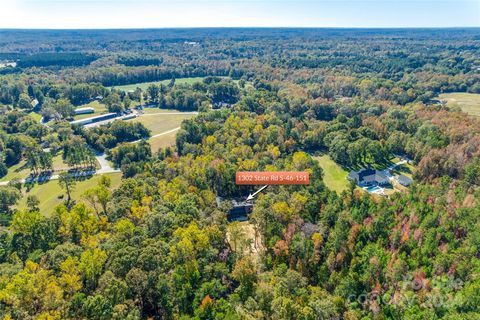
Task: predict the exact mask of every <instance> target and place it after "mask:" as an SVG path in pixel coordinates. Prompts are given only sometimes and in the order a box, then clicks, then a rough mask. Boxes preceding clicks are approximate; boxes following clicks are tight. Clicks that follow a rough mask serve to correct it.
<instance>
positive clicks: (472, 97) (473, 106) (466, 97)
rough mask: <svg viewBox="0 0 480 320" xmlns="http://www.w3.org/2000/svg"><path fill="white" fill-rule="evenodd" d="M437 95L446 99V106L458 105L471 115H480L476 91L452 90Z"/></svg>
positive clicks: (453, 106)
mask: <svg viewBox="0 0 480 320" xmlns="http://www.w3.org/2000/svg"><path fill="white" fill-rule="evenodd" d="M438 97H439V99H440V100H444V101H446V102H447V106H448V107H451V108H455V107H458V108H460V109H462V111H463V112H465V113H468V114H469V115H471V116H475V117H480V94H478V93H465V92H452V93H442V94H441V95H439V96H438Z"/></svg>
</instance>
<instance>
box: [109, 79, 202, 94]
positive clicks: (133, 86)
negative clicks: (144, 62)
mask: <svg viewBox="0 0 480 320" xmlns="http://www.w3.org/2000/svg"><path fill="white" fill-rule="evenodd" d="M203 79H204V77H194V78H178V79H175V84H192V83H195V82H201V81H202V80H203ZM169 83H170V80H162V81H153V82H142V83H134V84H127V85H124V86H114V87H110V88H115V89H118V90H122V91H129V90H135V89H136V88H140V89H142V90H143V91H145V90H147V88H148V86H150V85H151V84H156V85H159V84H165V85H166V84H169Z"/></svg>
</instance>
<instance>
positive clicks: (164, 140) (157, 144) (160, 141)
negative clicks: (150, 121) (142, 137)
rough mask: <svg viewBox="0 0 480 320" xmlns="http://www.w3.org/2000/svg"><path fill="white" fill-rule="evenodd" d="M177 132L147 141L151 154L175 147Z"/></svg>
mask: <svg viewBox="0 0 480 320" xmlns="http://www.w3.org/2000/svg"><path fill="white" fill-rule="evenodd" d="M177 132H178V130H175V131H173V132H169V133H166V134H162V135H161V136H158V137H153V138H151V139H150V140H148V143H150V148H151V149H152V152H157V151H158V149H160V148H163V149H164V148H166V147H171V146H173V145H175V140H176V138H177Z"/></svg>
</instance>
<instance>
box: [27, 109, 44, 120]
mask: <svg viewBox="0 0 480 320" xmlns="http://www.w3.org/2000/svg"><path fill="white" fill-rule="evenodd" d="M28 115H29V116H30V117H32V118H33V120H35V121H37V122H40V120H42V116H41V115H40V114H38V113H36V112H33V111H32V112H30V113H29V114H28Z"/></svg>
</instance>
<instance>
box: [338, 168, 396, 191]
mask: <svg viewBox="0 0 480 320" xmlns="http://www.w3.org/2000/svg"><path fill="white" fill-rule="evenodd" d="M347 179H348V180H350V181H356V183H357V184H358V185H359V186H360V187H366V186H374V185H379V186H382V185H387V184H389V183H390V181H389V180H388V177H387V176H386V175H385V174H384V173H383V172H382V171H380V170H376V169H372V168H366V169H361V170H359V171H350V173H349V174H348V176H347Z"/></svg>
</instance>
